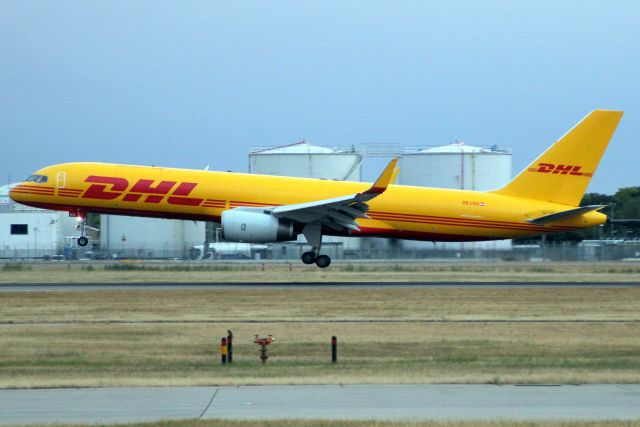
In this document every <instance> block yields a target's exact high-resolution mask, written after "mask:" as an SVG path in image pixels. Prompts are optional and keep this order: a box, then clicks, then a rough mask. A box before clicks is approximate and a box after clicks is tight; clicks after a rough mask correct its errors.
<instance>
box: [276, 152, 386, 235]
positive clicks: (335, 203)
mask: <svg viewBox="0 0 640 427" xmlns="http://www.w3.org/2000/svg"><path fill="white" fill-rule="evenodd" d="M397 163H398V159H393V160H391V161H390V162H389V164H388V165H387V167H386V168H385V169H384V171H383V172H382V174H380V177H378V179H377V180H376V182H375V183H374V184H373V185H372V186H371V187H370V188H369V189H367V190H365V191H363V192H361V193H356V194H350V195H347V196H341V197H334V198H331V199H324V200H318V201H314V202H307V203H299V204H295V205H284V206H277V207H275V208H273V209H272V210H271V214H272V215H273V216H276V217H279V218H287V219H291V220H293V221H297V222H301V223H303V224H307V226H305V231H303V233H304V234H305V236H307V235H308V234H309V233H311V232H313V233H314V234H315V232H316V231H317V232H319V230H320V228H321V227H322V226H326V227H329V228H332V229H334V230H336V231H341V230H343V229H345V228H346V229H349V230H355V231H359V230H360V229H359V228H358V224H357V222H356V220H357V219H358V218H369V217H368V216H367V211H368V210H369V206H368V205H367V202H368V201H369V200H371V199H373V198H374V197H377V196H379V195H380V194H382V193H384V191H385V190H386V189H387V187H388V186H389V184H390V182H391V180H392V178H393V177H394V176H395V175H397V173H396V172H395V170H396V164H397ZM309 226H315V227H309ZM313 228H316V229H317V230H313V231H310V230H312V229H313Z"/></svg>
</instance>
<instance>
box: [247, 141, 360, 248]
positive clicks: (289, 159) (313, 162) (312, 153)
mask: <svg viewBox="0 0 640 427" xmlns="http://www.w3.org/2000/svg"><path fill="white" fill-rule="evenodd" d="M362 158H363V157H362V154H361V153H360V152H359V151H357V150H356V149H355V148H351V149H338V148H327V147H320V146H317V145H312V144H308V143H307V142H305V141H302V142H298V143H296V144H291V145H285V146H282V147H274V148H254V149H252V150H251V151H250V153H249V173H255V174H265V175H280V176H297V177H301V178H320V179H332V180H338V181H360V180H361V178H360V177H361V170H362ZM305 241H306V240H305V239H304V237H302V236H299V237H298V242H305ZM323 242H327V243H329V242H341V243H342V245H343V248H344V249H346V250H358V249H359V248H360V239H357V238H352V237H344V238H343V237H333V236H325V237H324V238H323Z"/></svg>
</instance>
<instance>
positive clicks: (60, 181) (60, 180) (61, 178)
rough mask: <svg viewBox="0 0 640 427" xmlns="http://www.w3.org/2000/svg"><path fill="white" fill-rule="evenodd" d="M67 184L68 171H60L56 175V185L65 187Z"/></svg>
mask: <svg viewBox="0 0 640 427" xmlns="http://www.w3.org/2000/svg"><path fill="white" fill-rule="evenodd" d="M65 185H67V173H66V172H62V171H60V172H58V174H57V175H56V187H57V188H64V187H65Z"/></svg>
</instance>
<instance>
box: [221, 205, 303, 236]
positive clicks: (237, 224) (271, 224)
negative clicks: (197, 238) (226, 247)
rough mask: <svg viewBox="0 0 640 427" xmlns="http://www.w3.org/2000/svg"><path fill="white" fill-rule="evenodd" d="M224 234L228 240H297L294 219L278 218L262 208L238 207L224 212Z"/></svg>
mask: <svg viewBox="0 0 640 427" xmlns="http://www.w3.org/2000/svg"><path fill="white" fill-rule="evenodd" d="M221 222H222V235H223V236H224V238H225V239H226V240H232V241H234V242H245V243H270V242H283V241H286V240H295V239H297V237H298V233H296V232H295V230H294V228H293V221H290V220H287V219H281V218H276V217H275V216H273V215H271V213H270V212H269V211H265V210H262V209H252V208H249V209H246V208H236V209H231V210H228V211H224V212H222V221H221Z"/></svg>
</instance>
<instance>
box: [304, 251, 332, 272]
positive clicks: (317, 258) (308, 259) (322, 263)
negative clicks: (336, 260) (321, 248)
mask: <svg viewBox="0 0 640 427" xmlns="http://www.w3.org/2000/svg"><path fill="white" fill-rule="evenodd" d="M300 259H301V260H302V262H304V263H305V264H313V263H314V262H315V263H316V265H317V266H318V267H320V268H326V267H329V264H331V258H329V255H316V252H315V251H310V252H305V253H303V254H302V256H301V257H300Z"/></svg>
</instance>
